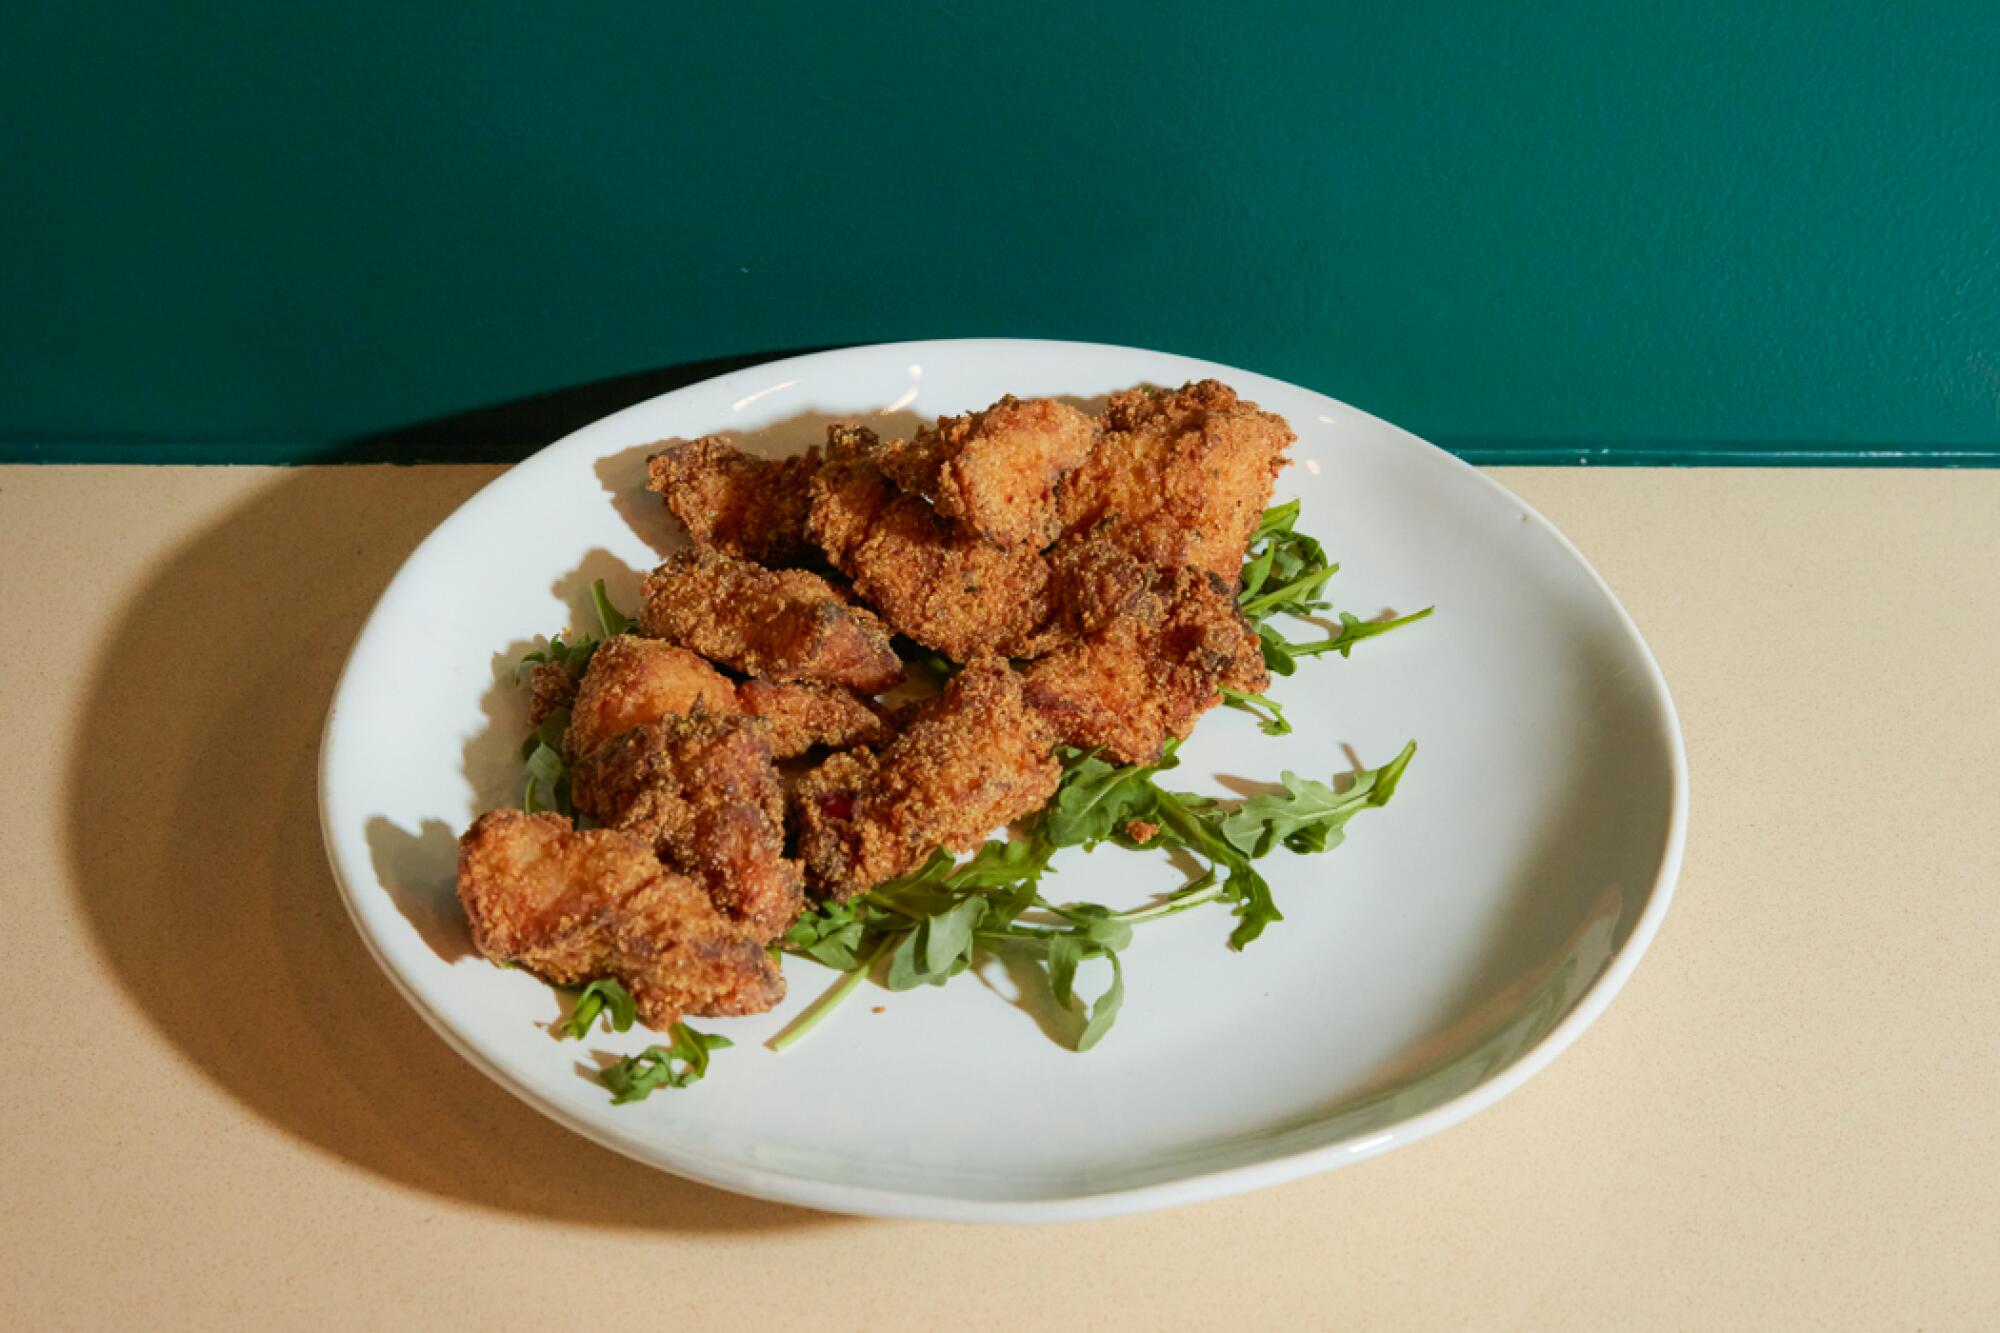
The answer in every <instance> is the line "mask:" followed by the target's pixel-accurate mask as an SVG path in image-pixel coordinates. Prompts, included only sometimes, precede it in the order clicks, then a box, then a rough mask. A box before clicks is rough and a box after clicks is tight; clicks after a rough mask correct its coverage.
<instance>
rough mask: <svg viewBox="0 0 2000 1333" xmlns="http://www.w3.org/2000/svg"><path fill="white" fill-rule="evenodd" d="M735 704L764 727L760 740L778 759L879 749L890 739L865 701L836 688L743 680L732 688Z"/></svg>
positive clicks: (884, 723) (884, 724)
mask: <svg viewBox="0 0 2000 1333" xmlns="http://www.w3.org/2000/svg"><path fill="white" fill-rule="evenodd" d="M736 700H737V704H738V706H739V707H741V708H742V710H743V712H744V714H745V716H748V717H754V718H756V719H758V720H759V721H761V722H762V723H763V724H764V739H766V740H767V741H769V742H770V743H771V753H772V754H773V755H774V756H776V757H777V758H779V759H790V758H792V757H793V756H795V755H801V754H804V753H805V752H806V751H807V750H810V749H812V748H813V747H814V746H818V745H824V746H830V747H833V748H835V749H846V748H847V747H849V746H853V745H880V744H881V743H883V742H884V741H886V740H888V739H889V736H890V731H889V724H888V723H887V722H885V721H883V719H882V717H881V715H880V714H879V713H877V712H876V711H875V710H874V709H873V708H872V707H870V706H869V704H868V702H867V701H866V700H864V699H862V698H861V697H860V696H859V695H857V694H855V693H854V691H852V690H845V689H842V688H841V687H840V686H838V685H820V684H814V683H811V682H806V681H795V682H792V683H789V684H780V683H779V682H777V681H772V680H746V681H744V682H743V683H742V684H741V685H738V686H737V687H736Z"/></svg>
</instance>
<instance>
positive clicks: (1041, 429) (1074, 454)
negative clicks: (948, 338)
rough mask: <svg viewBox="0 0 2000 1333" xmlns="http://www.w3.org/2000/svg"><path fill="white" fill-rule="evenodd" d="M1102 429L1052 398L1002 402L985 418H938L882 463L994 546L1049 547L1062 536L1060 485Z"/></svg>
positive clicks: (892, 448) (887, 452) (887, 450)
mask: <svg viewBox="0 0 2000 1333" xmlns="http://www.w3.org/2000/svg"><path fill="white" fill-rule="evenodd" d="M1096 445H1097V423H1096V422H1095V421H1092V420H1091V419H1090V418H1089V417H1087V416H1085V415H1084V414H1083V413H1081V412H1079V411H1077V410H1076V409H1075V408H1073V407H1066V406H1064V405H1063V404H1061V403H1058V402H1056V401H1055V400H1054V399H1050V398H1030V399H1028V400H1027V401H1025V402H1023V401H1022V400H1020V399H1018V398H1014V397H1012V396H1009V397H1006V398H1002V399H1001V400H1000V401H999V402H997V403H995V404H993V406H991V407H989V408H987V409H986V410H985V411H983V412H968V413H966V414H965V415H964V416H957V417H939V418H938V419H937V424H936V425H935V426H929V427H926V428H925V429H923V430H920V431H918V432H917V435H916V438H915V439H913V440H911V441H909V442H908V443H904V442H902V441H897V442H896V443H894V444H888V445H884V446H882V448H881V450H880V451H879V453H878V455H877V461H878V462H879V463H880V465H881V467H882V470H883V471H884V472H885V473H887V474H888V475H889V477H890V478H891V479H892V480H893V481H895V482H896V484H897V485H899V486H901V487H902V488H903V489H904V490H906V491H910V492H912V493H914V494H917V495H921V496H923V497H924V498H925V499H927V500H929V501H930V502H931V504H932V506H933V507H934V508H935V509H936V510H937V512H938V514H939V516H941V517H943V518H948V519H954V520H956V521H957V522H958V523H959V525H960V526H961V527H963V528H965V529H966V530H968V531H970V532H973V533H976V534H977V535H979V536H980V537H982V538H984V539H985V540H987V541H989V542H992V543H993V544H994V545H996V546H1028V547H1032V548H1034V549H1036V550H1040V549H1041V548H1042V547H1044V546H1047V545H1048V544H1049V543H1050V542H1052V541H1054V540H1055V539H1056V534H1057V533H1058V532H1060V531H1061V523H1060V522H1059V520H1058V518H1057V514H1056V483H1057V482H1058V481H1060V480H1061V479H1062V477H1063V474H1065V473H1067V472H1068V471H1069V470H1070V469H1071V468H1073V467H1075V466H1076V465H1077V464H1079V463H1081V462H1082V461H1083V460H1084V459H1086V458H1088V457H1089V456H1090V451H1091V450H1092V449H1093V448H1095V447H1096Z"/></svg>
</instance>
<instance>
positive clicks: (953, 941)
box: [920, 898, 986, 976]
mask: <svg viewBox="0 0 2000 1333" xmlns="http://www.w3.org/2000/svg"><path fill="white" fill-rule="evenodd" d="M985 918H986V900H985V899H984V898H967V899H965V900H964V901H962V902H960V903H959V904H958V905H957V906H955V907H951V908H948V909H946V910H945V911H942V912H939V913H938V914H937V915H936V916H934V917H932V918H931V919H930V920H928V921H926V922H925V923H924V928H923V930H922V931H921V932H920V933H921V934H922V936H923V949H922V953H923V964H924V971H926V972H928V973H930V974H931V975H933V976H936V975H938V974H939V973H945V974H947V975H956V973H955V972H953V971H952V969H954V968H956V967H957V965H958V964H959V963H960V962H961V961H965V962H970V961H971V956H972V933H973V932H974V931H975V930H977V929H978V928H979V923H980V922H981V921H983V920H985Z"/></svg>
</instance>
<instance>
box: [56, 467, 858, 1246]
mask: <svg viewBox="0 0 2000 1333" xmlns="http://www.w3.org/2000/svg"><path fill="white" fill-rule="evenodd" d="M491 475H492V469H490V468H459V467H450V468H442V467H441V468H397V469H376V468H366V469H363V468H337V469H315V470H313V471H310V472H296V473H284V474H280V475H278V476H277V477H275V478H274V479H273V480H272V482H271V483H270V485H269V486H268V487H266V488H264V489H262V490H260V491H259V492H257V493H256V494H255V495H254V496H253V497H252V498H250V499H249V500H248V501H246V502H245V503H244V504H243V505H242V506H241V507H240V508H239V509H238V510H237V511H235V512H234V513H232V514H230V515H229V516H228V517H227V518H225V519H223V520H222V521H220V522H218V523H216V524H214V525H213V526H211V527H210V528H209V529H208V530H207V531H205V532H203V533H201V534H200V535H199V536H197V537H195V538H193V539H192V540H191V541H190V542H189V543H188V544H187V545H186V546H185V547H184V548H182V549H181V550H180V551H178V552H177V553H175V554H174V555H173V556H172V557H171V558H170V559H168V560H166V561H165V562H164V563H163V564H161V566H160V567H159V568H158V569H157V570H156V571H155V572H154V575H153V578H152V580H151V581H150V583H149V584H148V585H147V586H146V588H145V589H144V591H143V592H142V593H141V594H140V595H139V596H138V597H137V598H136V599H135V600H134V601H133V602H132V604H131V605H130V606H128V607H126V608H124V610H123V611H122V613H121V614H120V615H119V617H118V619H117V622H116V625H117V628H116V630H115V632H114V633H113V634H112V636H111V637H110V639H109V640H108V641H107V642H104V643H102V644H99V645H97V650H96V657H95V660H94V661H93V662H92V663H90V665H89V667H88V669H89V670H90V672H91V681H90V690H89V695H88V705H87V711H86V713H85V714H84V721H83V724H82V729H81V734H80V735H79V736H78V738H77V740H76V743H75V747H74V752H73V758H72V759H71V761H70V764H69V767H68V771H67V772H66V774H65V775H64V780H65V782H66V784H67V790H66V793H65V797H66V799H65V809H66V810H67V811H68V814H67V820H68V828H67V830H66V835H67V843H68V848H69V855H70V859H71V862H72V866H73V882H74V883H75V885H76V886H77V891H78V892H79V894H80V895H81V897H82V904H81V905H82V908H83V911H84V913H85V915H86V916H87V918H88V920H89V922H90V924H91V927H92V930H93V932H94V935H95V938H96V940H97V943H98V945H99V947H100V948H101V950H102V951H103V954H104V956H105V958H106V959H107V960H108V962H109V964H110V966H111V968H112V970H113V971H114V972H115V974H116V975H117V977H118V979H119V980H120V982H121V983H122V984H123V985H124V986H125V988H126V989H127V991H129V992H130V994H131V995H132V996H133V998H134V999H135V1000H136V1001H137V1002H138V1003H139V1005H140V1006H142V1007H143V1008H144V1010H145V1011H146V1013H147V1014H148V1015H149V1016H150V1018H151V1020H152V1021H153V1023H154V1024H155V1025H156V1026H157V1027H158V1029H159V1031H160V1032H161V1033H162V1035H164V1036H165V1037H166V1038H167V1039H168V1040H169V1041H171V1042H173V1043H174V1044H175V1045H176V1046H177V1047H178V1048H179V1049H180V1050H181V1051H182V1052H183V1053H184V1054H185V1055H186V1057H187V1058H188V1059H190V1060H191V1061H193V1062H194V1063H195V1064H197V1065H198V1066H200V1068H201V1069H202V1071H203V1072H204V1073H206V1074H207V1075H208V1076H209V1077H210V1078H212V1079H213V1080H214V1081H215V1082H216V1083H217V1084H218V1085H219V1086H221V1087H222V1088H223V1089H225V1090H227V1091H228V1092H229V1093H230V1094H231V1095H232V1096H234V1097H235V1098H236V1099H237V1100H239V1101H241V1102H242V1103H243V1104H244V1105H246V1106H248V1107H250V1108H251V1109H252V1110H254V1111H256V1112H257V1113H258V1114H259V1115H261V1116H262V1117H264V1118H265V1119H266V1120H268V1121H269V1122H270V1123H272V1124H273V1125H275V1126H277V1127H278V1128H280V1129H282V1130H284V1131H285V1132H286V1133H289V1134H291V1135H294V1136H295V1137H297V1138H299V1139H301V1140H304V1141H305V1142H307V1143H310V1144H311V1145H313V1146H314V1147H316V1148H318V1149H320V1150H322V1151H324V1152H327V1153H330V1154H332V1155H333V1156H335V1157H337V1158H340V1159H341V1160H343V1161H346V1162H349V1163H352V1164H353V1165H355V1166H358V1167H361V1168H363V1169H365V1170H368V1171H371V1172H374V1173H375V1174H377V1175H379V1176H381V1177H383V1178H384V1179H386V1180H389V1181H391V1182H394V1183H395V1184H397V1185H401V1186H404V1187H407V1188H409V1189H413V1190H419V1191H423V1192H426V1193H430V1194H434V1195H437V1196H440V1197H442V1198H445V1199H449V1200H457V1201H462V1202H465V1203H470V1204H474V1205H477V1206H479V1207H482V1208H489V1209H494V1210H496V1211H502V1212H513V1213H521V1214H526V1215H530V1216H537V1217H549V1218H555V1219H559V1220H563V1221H569V1222H578V1223H583V1224H586V1225H591V1226H600V1227H607V1228H609V1227H631V1228H652V1229H659V1230H665V1231H705V1232H714V1231H752V1230H765V1229H772V1228H786V1227H801V1226H814V1225H830V1224H837V1223H838V1222H840V1221H841V1220H842V1219H837V1218H832V1217H828V1216H825V1215H821V1214H817V1213H810V1212H806V1211H803V1210H799V1209H793V1208H787V1207H782V1206H779V1205H774V1204H768V1203H762V1202H757V1201H754V1200H750V1199H744V1198H739V1197H736V1196H734V1195H729V1194H724V1193H721V1192H719V1191H715V1190H711V1189H709V1188H707V1187H705V1186H701V1185H696V1184H692V1183H689V1182H685V1181H681V1180H678V1179H676V1178H674V1177H671V1176H667V1175H664V1174H660V1173H657V1172H654V1171H651V1170H649V1169H648V1168H646V1167H643V1166H640V1165H638V1164H637V1163H634V1162H629V1161H627V1160H625V1159H624V1158H621V1157H619V1156H617V1155H615V1154H613V1153H611V1152H609V1151H607V1150H605V1149H602V1148H599V1147H597V1146H596V1145H594V1144H592V1143H590V1142H588V1141H586V1140H584V1139H582V1138H580V1137H578V1136H576V1135H574V1134H572V1133H570V1132H569V1131H567V1130H564V1129H562V1128H560V1127H559V1126H557V1125H555V1124H554V1123H552V1122H550V1121H548V1120H545V1119H544V1118H543V1117H542V1116H540V1115H539V1114H537V1113H536V1112H534V1111H533V1110H530V1109H529V1108H528V1107H527V1106H525V1105H523V1104H522V1103H520V1102H518V1101H516V1100H515V1099H514V1098H513V1097H511V1096H509V1095H508V1094H507V1093H506V1092H504V1091H502V1090H501V1089H500V1088H499V1087H497V1086H495V1085H494V1084H492V1083H490V1082H489V1081H487V1079H486V1078H485V1077H483V1076H482V1075H481V1074H479V1073H478V1072H477V1071H475V1070H474V1069H473V1068H472V1067H471V1066H469V1065H467V1064H466V1063H465V1062H464V1061H462V1060H460V1059H459V1058H458V1057H457V1056H456V1055H455V1054H453V1053H452V1052H451V1051H450V1050H449V1049H448V1048H447V1047H446V1046H445V1045H444V1043H443V1042H441V1041H439V1040H438V1038H437V1037H436V1036H434V1035H433V1034H432V1033H431V1032H430V1031H428V1030H427V1029H426V1028H425V1026H424V1024H423V1022H422V1021H421V1020H420V1019H419V1018H418V1017H417V1015H416V1014H415V1013H414V1012H412V1011H411V1009H410V1008H409V1007H408V1006H407V1005H406V1004H405V1003H404V1002H403V1000H402V999H401V997H400V996H398V995H397V993H396V992H395V990H394V989H393V988H392V987H391V986H390V984H389V982H388V981H387V979H386V978H384V977H383V975H382V973H381V972H380V971H379V970H378V969H377V967H376V966H375V963H374V961H373V960H372V959H371V958H370V957H369V955H368V953H367V951H366V949H365V948H364V946H363V945H362V943H361V940H360V938H359V936H358V935H357V934H356V933H355V931H354V928H353V926H352V925H351V924H350V923H349V921H348V918H347V914H346V912H345V911H344V910H343V909H342V907H341V904H340V902H339V899H338V896H337V894H336V891H335V889H334V885H333V881H332V876H331V873H330V872H329V870H328V868H327V863H326V857H325V853H324V851H323V850H322V846H321V841H320V827H319V812H318V803H317V794H316V773H315V768H316V761H317V757H318V752H319V737H320V728H321V724H322V721H323V719H324V716H325V711H326V706H327V701H328V698H329V696H330V695H331V693H332V690H333V685H334V681H335V679H336V677H337V676H338V674H339V671H340V666H341V662H342V660H343V659H344V657H345V655H346V652H347V648H348V645H349V644H350V643H351V642H352V641H353V639H354V636H355V634H356V633H357V632H358V631H359V629H360V626H361V622H362V620H363V618H364V617H365V616H366V614H367V612H368V608H369V607H370V605H371V604H372V603H373V601H374V599H375V597H376V596H377V595H378V594H379V593H380V591H381V589H382V588H383V586H384V585H385V584H386V583H387V581H388V579H389V577H390V575H391V574H392V573H394V571H395V569H396V568H397V566H398V565H399V564H400V563H401V562H402V560H403V558H404V557H405V556H406V555H407V554H408V553H409V551H410V549H411V548H412V547H413V546H414V545H415V544H416V542H417V541H418V540H419V539H421V538H422V537H423V535H424V534H425V533H426V532H428V531H429V530H430V529H431V527H432V526H434V525H435V524H436V523H437V522H438V521H440V520H441V519H443V518H444V517H445V516H446V515H447V514H449V513H450V512H451V511H452V509H453V508H455V507H456V506H457V505H458V504H459V503H460V502H461V501H462V500H464V499H465V498H466V497H467V496H469V495H470V494H471V493H472V492H473V491H474V490H476V489H477V488H478V487H479V486H480V485H481V484H483V483H484V482H485V481H486V480H487V479H488V478H489V477H490V476H491ZM421 648H422V645H420V644H412V645H411V650H412V651H420V650H421ZM132 1096H133V1114H134V1115H135V1116H143V1115H144V1114H145V1089H144V1088H143V1087H138V1088H134V1089H132Z"/></svg>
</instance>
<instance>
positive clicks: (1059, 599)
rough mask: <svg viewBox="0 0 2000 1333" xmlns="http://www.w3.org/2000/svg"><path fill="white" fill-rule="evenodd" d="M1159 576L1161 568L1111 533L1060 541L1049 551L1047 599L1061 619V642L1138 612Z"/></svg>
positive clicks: (1095, 630)
mask: <svg viewBox="0 0 2000 1333" xmlns="http://www.w3.org/2000/svg"><path fill="white" fill-rule="evenodd" d="M1159 577H1160V571H1159V570H1157V569H1156V568H1154V567H1153V566H1152V565H1149V564H1147V563H1146V562H1145V561H1144V560H1141V559H1140V558H1139V557H1138V556H1136V555H1133V554H1132V553H1131V552H1130V551H1128V550H1126V549H1125V548H1124V547H1123V546H1120V545H1119V544H1118V543H1117V542H1115V541H1112V540H1110V539H1109V538H1107V537H1103V536H1097V535H1091V536H1085V537H1080V538H1069V539H1067V540H1064V541H1061V542H1058V543H1056V546H1055V549H1053V550H1052V551H1050V552H1049V600H1050V602H1051V603H1052V604H1053V605H1054V606H1055V608H1056V612H1057V614H1058V615H1059V617H1060V618H1061V621H1062V625H1061V627H1060V628H1061V630H1062V631H1065V633H1063V634H1062V638H1063V640H1064V641H1067V640H1068V638H1069V637H1071V636H1074V635H1080V634H1094V633H1096V632H1097V631H1098V630H1100V629H1103V628H1104V627H1105V626H1106V625H1109V624H1111V623H1112V622H1113V621H1115V620H1118V619H1120V618H1121V617H1124V616H1129V615H1132V614H1134V613H1135V612H1137V611H1138V610H1140V608H1141V605H1142V603H1143V602H1144V599H1145V598H1146V597H1147V596H1148V595H1149V594H1151V593H1152V592H1153V590H1154V586H1155V584H1156V583H1157V582H1158V581H1159ZM1050 646H1054V645H1053V644H1052V645H1050Z"/></svg>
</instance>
